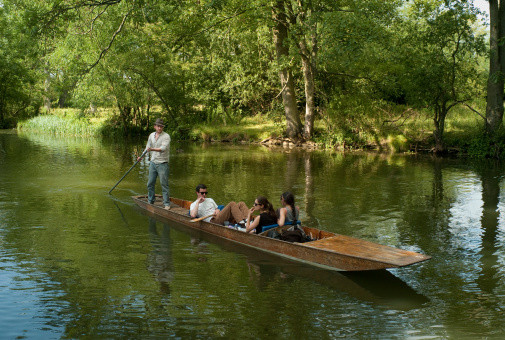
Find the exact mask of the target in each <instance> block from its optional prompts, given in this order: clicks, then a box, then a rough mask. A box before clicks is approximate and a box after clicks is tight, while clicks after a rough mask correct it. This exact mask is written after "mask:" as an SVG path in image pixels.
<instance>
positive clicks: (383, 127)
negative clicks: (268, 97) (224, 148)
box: [18, 103, 492, 157]
mask: <svg viewBox="0 0 505 340" xmlns="http://www.w3.org/2000/svg"><path fill="white" fill-rule="evenodd" d="M480 106H482V103H481V105H480ZM476 108H479V105H477V106H476ZM375 112H379V113H378V114H375V115H373V116H370V115H369V114H366V112H361V113H360V112H359V111H358V110H356V106H354V107H352V108H351V107H349V109H348V110H346V109H345V108H341V110H339V112H338V113H337V112H335V113H334V114H333V115H332V114H331V113H327V114H326V115H320V117H319V119H317V120H316V122H315V129H314V137H313V140H312V142H313V144H315V145H317V147H320V148H325V149H330V148H331V149H333V148H337V149H342V150H343V149H346V150H363V149H367V150H381V151H389V152H411V151H413V150H417V151H429V150H430V149H431V148H432V146H433V138H432V131H433V121H432V117H431V115H430V113H428V112H424V111H419V110H412V109H409V108H405V107H401V106H389V107H388V106H382V107H381V108H376V110H375ZM152 120H154V118H153V119H152ZM117 122H118V119H117V116H116V115H115V113H114V111H113V110H107V109H104V110H100V111H99V113H97V114H95V115H94V117H92V118H89V117H85V116H84V115H83V114H82V112H81V111H79V110H73V109H56V110H54V111H53V113H52V114H51V115H41V116H37V117H35V118H32V119H30V120H27V121H24V122H21V123H19V124H18V129H20V130H23V131H31V132H36V133H50V134H56V135H73V136H92V137H111V136H113V137H120V138H125V137H128V131H129V132H130V133H131V132H132V131H133V129H130V130H128V129H124V127H123V126H120V125H119V124H118V123H117ZM483 125H484V122H483V119H482V117H480V116H479V115H477V114H476V113H474V112H472V111H471V110H469V109H468V108H465V107H458V108H455V109H454V110H453V111H451V113H450V114H449V116H448V117H447V121H446V129H445V133H444V138H445V143H446V146H447V148H448V149H449V150H450V151H452V152H459V153H462V154H470V155H472V156H479V157H482V156H487V155H488V154H489V153H490V152H492V151H490V150H489V141H487V140H486V139H485V137H484V134H483ZM284 129H285V123H284V121H283V119H279V118H278V117H277V118H272V117H269V116H268V115H256V116H253V117H244V118H242V119H241V120H240V121H239V122H238V123H236V122H233V123H229V122H226V121H223V120H219V121H218V122H216V121H213V122H201V123H198V124H193V125H187V126H184V127H177V128H173V127H171V126H170V122H168V125H167V129H166V130H167V132H169V133H170V134H171V135H172V137H173V139H176V140H192V141H207V142H209V141H221V142H232V143H257V142H261V141H263V140H267V139H270V140H276V139H277V140H280V139H282V137H283V131H284ZM134 130H135V135H142V136H144V135H145V136H147V134H148V133H150V132H151V131H152V126H145V127H144V128H143V129H140V130H139V128H138V127H137V128H135V129H134ZM125 131H126V132H125ZM125 133H126V134H125Z"/></svg>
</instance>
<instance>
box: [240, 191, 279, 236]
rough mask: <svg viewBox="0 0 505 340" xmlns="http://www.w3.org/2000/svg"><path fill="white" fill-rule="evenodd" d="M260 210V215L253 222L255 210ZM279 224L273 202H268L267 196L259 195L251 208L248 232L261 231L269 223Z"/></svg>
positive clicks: (248, 218) (247, 226) (247, 225)
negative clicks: (252, 217)
mask: <svg viewBox="0 0 505 340" xmlns="http://www.w3.org/2000/svg"><path fill="white" fill-rule="evenodd" d="M255 211H259V212H260V215H259V216H258V217H256V218H255V219H254V220H253V221H252V222H251V216H252V214H253V212H255ZM272 224H277V215H276V214H275V210H274V207H273V206H272V203H270V202H268V200H267V198H266V197H263V196H258V197H256V199H255V200H254V206H253V207H252V208H251V209H249V215H248V216H247V222H246V224H245V228H246V229H245V230H246V232H248V233H250V232H253V233H254V232H255V233H256V234H259V233H261V228H262V227H264V226H267V225H272Z"/></svg>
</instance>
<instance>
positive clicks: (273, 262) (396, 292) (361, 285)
mask: <svg viewBox="0 0 505 340" xmlns="http://www.w3.org/2000/svg"><path fill="white" fill-rule="evenodd" d="M136 209H137V210H138V211H139V212H140V213H142V214H143V215H146V216H149V218H150V219H151V218H152V217H154V218H156V219H157V220H158V221H160V222H162V223H163V224H166V225H168V226H170V228H172V229H175V230H178V231H182V232H184V233H186V234H189V235H190V236H191V237H192V238H194V239H198V240H201V241H204V242H208V243H213V244H215V245H218V246H219V247H221V248H222V249H224V250H226V251H229V252H235V253H239V254H243V255H245V256H246V262H247V263H248V265H249V266H250V267H251V265H252V266H253V267H256V269H255V270H256V271H259V272H261V274H266V275H267V276H268V275H273V274H272V273H282V275H291V276H294V277H300V278H304V279H307V280H311V281H314V282H317V283H319V284H322V285H325V286H327V287H330V288H331V289H335V290H338V291H340V292H345V293H347V294H349V295H350V296H352V297H354V298H356V299H359V300H362V301H367V302H370V303H372V304H374V305H378V306H385V307H387V308H392V309H397V310H411V309H417V308H423V307H425V306H426V304H427V303H428V302H429V299H428V298H427V297H425V296H424V295H422V294H419V293H417V292H416V291H415V290H414V289H412V288H411V287H410V286H409V285H408V284H407V283H405V282H404V281H402V280H401V279H399V278H398V277H396V276H395V275H393V274H392V273H390V272H389V271H387V270H379V271H367V272H337V271H332V270H327V269H322V268H318V267H315V266H311V265H307V264H303V263H300V262H297V261H291V260H289V259H286V258H283V257H279V256H275V255H272V254H268V253H265V252H262V251H260V250H257V249H254V248H250V247H247V246H244V245H241V244H238V243H235V242H232V241H229V240H226V239H222V238H220V237H217V236H215V235H211V234H208V233H205V232H202V231H199V230H195V229H192V228H190V227H187V226H185V225H182V224H179V223H176V222H173V221H170V220H168V219H165V218H163V217H160V216H157V215H154V214H152V213H150V212H147V211H145V210H142V209H140V208H138V207H136ZM258 274H259V273H258Z"/></svg>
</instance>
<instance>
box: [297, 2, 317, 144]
mask: <svg viewBox="0 0 505 340" xmlns="http://www.w3.org/2000/svg"><path fill="white" fill-rule="evenodd" d="M298 7H299V11H300V13H299V15H298V19H299V21H300V24H301V26H302V27H305V28H306V29H307V33H308V34H301V35H300V36H299V38H298V46H299V48H300V54H301V58H302V69H303V80H304V83H305V124H304V127H303V128H304V129H303V137H304V138H306V139H309V138H311V137H312V134H313V133H314V115H315V111H316V100H315V92H316V85H315V78H316V57H317V50H318V47H317V27H316V25H317V24H316V23H312V24H309V23H307V20H306V19H307V16H308V15H312V2H310V1H308V2H305V1H302V0H298ZM306 36H309V37H310V46H309V47H308V46H307V44H308V41H307V40H306Z"/></svg>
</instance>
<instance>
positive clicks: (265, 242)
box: [132, 195, 431, 271]
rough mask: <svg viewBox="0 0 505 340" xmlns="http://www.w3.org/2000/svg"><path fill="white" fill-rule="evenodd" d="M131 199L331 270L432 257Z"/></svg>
mask: <svg viewBox="0 0 505 340" xmlns="http://www.w3.org/2000/svg"><path fill="white" fill-rule="evenodd" d="M132 199H133V201H134V202H135V203H136V204H137V205H138V206H139V207H140V208H143V209H145V210H147V211H149V212H151V213H153V214H155V215H159V216H162V217H164V218H167V219H170V220H173V221H176V222H178V223H181V224H184V225H186V226H188V227H191V228H194V229H197V230H201V231H203V232H206V233H209V234H212V235H215V236H218V237H221V238H224V239H227V240H230V241H233V242H236V243H239V244H242V245H245V246H248V247H252V248H256V249H259V250H262V251H265V252H268V253H271V254H275V255H279V256H283V257H287V258H290V259H292V260H297V261H301V262H305V263H309V264H311V265H315V266H319V267H323V268H327V269H332V270H338V271H363V270H378V269H387V268H398V267H404V266H408V265H411V264H414V263H418V262H422V261H426V260H429V259H430V258H431V257H430V256H428V255H423V254H419V253H416V252H413V251H408V250H403V249H398V248H393V247H388V246H384V245H380V244H377V243H373V242H369V241H365V240H360V239H357V238H353V237H349V236H345V235H341V234H336V233H332V232H327V231H324V230H320V229H316V228H310V227H303V229H304V231H305V233H306V234H307V235H311V236H312V238H313V239H315V240H314V241H311V242H305V243H291V242H286V241H282V240H278V239H274V238H270V237H267V236H266V235H263V234H264V233H262V234H260V235H255V234H250V233H245V232H243V231H240V230H236V229H233V228H229V227H225V226H223V225H220V224H216V223H211V222H205V221H198V222H191V220H192V218H191V217H190V216H189V214H188V212H189V207H190V205H191V203H192V201H187V200H183V199H178V198H173V197H172V198H170V201H171V209H170V210H166V209H164V206H163V202H162V198H161V197H160V196H157V197H156V202H155V203H154V204H150V203H149V202H148V201H147V196H146V195H142V196H132ZM288 227H289V226H285V227H283V228H288Z"/></svg>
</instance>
